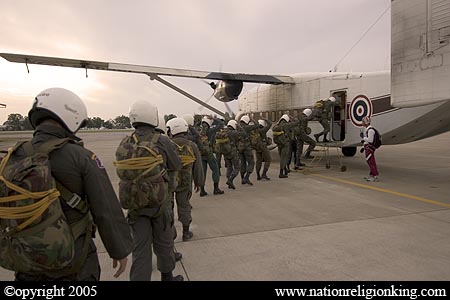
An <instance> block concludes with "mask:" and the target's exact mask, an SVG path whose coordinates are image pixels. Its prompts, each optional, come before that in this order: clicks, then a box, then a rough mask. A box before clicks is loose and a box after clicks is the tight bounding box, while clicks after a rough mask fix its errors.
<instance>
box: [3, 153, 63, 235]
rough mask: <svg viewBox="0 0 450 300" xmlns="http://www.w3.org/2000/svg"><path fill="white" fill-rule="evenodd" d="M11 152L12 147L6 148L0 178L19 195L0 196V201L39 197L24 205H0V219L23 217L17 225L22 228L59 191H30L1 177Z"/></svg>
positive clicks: (42, 210) (47, 205) (42, 209)
mask: <svg viewBox="0 0 450 300" xmlns="http://www.w3.org/2000/svg"><path fill="white" fill-rule="evenodd" d="M12 152H13V148H9V149H8V154H7V155H6V157H5V158H4V159H3V160H2V162H1V164H0V174H1V175H0V180H1V181H3V183H4V184H5V185H6V186H7V187H8V188H9V189H11V190H14V191H16V192H18V193H19V195H13V196H7V197H1V198H0V203H8V202H14V201H19V200H25V199H30V198H31V199H40V200H39V201H37V202H35V203H33V204H30V205H25V206H21V207H0V218H1V219H25V218H28V219H27V220H26V221H24V222H22V223H21V224H19V225H18V226H17V229H18V230H23V229H24V228H26V227H27V226H28V225H30V224H31V223H33V222H34V221H35V220H36V219H37V218H39V217H40V216H41V215H42V214H43V213H44V211H45V210H46V209H47V208H48V207H49V205H50V204H51V203H52V202H53V201H55V200H57V199H58V197H59V192H58V190H57V189H56V188H54V189H51V190H48V191H42V192H30V191H27V190H26V189H24V188H21V187H20V186H17V185H15V184H13V183H12V182H10V181H8V180H6V178H4V177H3V170H4V168H5V166H6V164H7V162H8V160H9V158H10V157H11V154H12Z"/></svg>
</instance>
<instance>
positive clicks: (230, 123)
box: [227, 120, 237, 130]
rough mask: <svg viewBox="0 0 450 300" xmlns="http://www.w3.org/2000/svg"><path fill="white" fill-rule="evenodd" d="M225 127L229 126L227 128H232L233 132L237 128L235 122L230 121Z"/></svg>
mask: <svg viewBox="0 0 450 300" xmlns="http://www.w3.org/2000/svg"><path fill="white" fill-rule="evenodd" d="M227 126H229V127H231V128H233V129H234V130H236V128H237V122H236V120H230V121H228V124H227Z"/></svg>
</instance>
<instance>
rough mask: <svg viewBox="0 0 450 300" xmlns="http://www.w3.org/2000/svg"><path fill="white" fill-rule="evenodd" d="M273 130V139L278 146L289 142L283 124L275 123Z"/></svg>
mask: <svg viewBox="0 0 450 300" xmlns="http://www.w3.org/2000/svg"><path fill="white" fill-rule="evenodd" d="M272 132H273V141H274V143H275V144H277V145H278V146H284V145H286V144H287V143H289V138H288V137H287V136H286V133H285V132H284V131H283V126H282V125H275V126H274V127H273V129H272Z"/></svg>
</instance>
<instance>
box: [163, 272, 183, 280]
mask: <svg viewBox="0 0 450 300" xmlns="http://www.w3.org/2000/svg"><path fill="white" fill-rule="evenodd" d="M161 281H184V278H183V276H182V275H177V276H173V274H172V272H168V273H161Z"/></svg>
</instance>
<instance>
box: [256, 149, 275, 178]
mask: <svg viewBox="0 0 450 300" xmlns="http://www.w3.org/2000/svg"><path fill="white" fill-rule="evenodd" d="M271 161H272V158H271V157H270V151H269V149H267V147H264V148H263V151H258V150H256V172H257V173H258V174H259V171H260V170H261V166H262V163H263V162H264V169H263V171H267V170H269V167H270V162H271Z"/></svg>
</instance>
